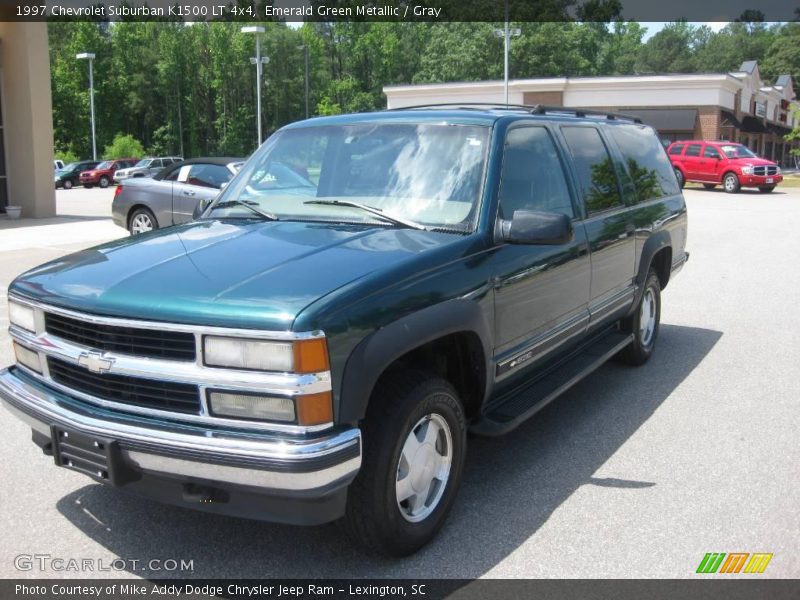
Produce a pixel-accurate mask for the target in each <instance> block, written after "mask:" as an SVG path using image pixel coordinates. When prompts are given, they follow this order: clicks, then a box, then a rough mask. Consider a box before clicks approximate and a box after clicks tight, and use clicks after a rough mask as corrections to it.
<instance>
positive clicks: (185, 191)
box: [183, 190, 195, 196]
mask: <svg viewBox="0 0 800 600" xmlns="http://www.w3.org/2000/svg"><path fill="white" fill-rule="evenodd" d="M194 194H195V192H193V191H192V190H183V195H184V196H194Z"/></svg>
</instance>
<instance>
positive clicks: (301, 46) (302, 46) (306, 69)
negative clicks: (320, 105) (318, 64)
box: [297, 44, 308, 119]
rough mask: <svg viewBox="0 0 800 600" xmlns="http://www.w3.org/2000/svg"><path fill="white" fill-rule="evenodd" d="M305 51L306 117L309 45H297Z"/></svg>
mask: <svg viewBox="0 0 800 600" xmlns="http://www.w3.org/2000/svg"><path fill="white" fill-rule="evenodd" d="M297 48H298V49H301V50H302V51H303V64H304V65H305V86H306V119H307V118H308V46H306V45H305V44H301V45H300V46H298V47H297Z"/></svg>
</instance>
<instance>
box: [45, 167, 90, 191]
mask: <svg viewBox="0 0 800 600" xmlns="http://www.w3.org/2000/svg"><path fill="white" fill-rule="evenodd" d="M97 165H98V161H96V160H81V161H78V162H73V163H69V164H68V165H67V166H66V167H64V168H63V169H60V170H58V171H56V172H55V183H56V189H58V188H60V187H63V188H64V189H65V190H69V189H72V187H73V186H76V185H78V183H79V182H80V176H81V173H83V172H84V171H87V170H89V169H94V168H95V167H96V166H97Z"/></svg>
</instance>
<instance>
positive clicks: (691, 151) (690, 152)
mask: <svg viewBox="0 0 800 600" xmlns="http://www.w3.org/2000/svg"><path fill="white" fill-rule="evenodd" d="M700 148H701V146H700V144H689V147H688V148H686V156H700Z"/></svg>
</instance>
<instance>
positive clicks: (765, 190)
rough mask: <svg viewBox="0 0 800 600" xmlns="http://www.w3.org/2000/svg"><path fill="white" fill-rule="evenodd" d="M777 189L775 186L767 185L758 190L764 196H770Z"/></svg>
mask: <svg viewBox="0 0 800 600" xmlns="http://www.w3.org/2000/svg"><path fill="white" fill-rule="evenodd" d="M774 189H775V186H774V185H765V186H764V187H760V188H758V191H759V192H761V193H762V194H769V193H770V192H771V191H772V190H774Z"/></svg>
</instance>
